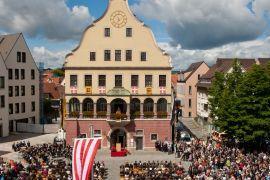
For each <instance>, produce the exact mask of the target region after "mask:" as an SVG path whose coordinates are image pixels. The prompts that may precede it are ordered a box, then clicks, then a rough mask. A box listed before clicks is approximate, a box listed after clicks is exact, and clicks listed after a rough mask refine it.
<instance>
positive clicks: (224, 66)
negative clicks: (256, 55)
mask: <svg viewBox="0 0 270 180" xmlns="http://www.w3.org/2000/svg"><path fill="white" fill-rule="evenodd" d="M238 61H239V63H240V65H241V67H242V71H243V72H246V71H248V70H250V69H251V68H252V66H253V65H254V64H258V63H259V62H258V61H256V60H255V59H238ZM233 62H234V59H222V58H218V59H217V61H216V64H214V65H213V66H212V67H210V69H209V70H208V71H207V72H206V73H205V74H204V75H202V76H201V77H200V79H199V82H198V84H197V116H198V122H199V124H201V125H202V126H205V127H206V128H207V130H208V131H209V132H211V131H212V128H213V127H212V119H211V117H210V108H209V101H208V98H209V94H208V90H209V88H210V87H211V84H212V82H213V80H214V76H215V73H216V72H222V73H225V74H226V73H230V72H232V70H233V69H232V68H233Z"/></svg>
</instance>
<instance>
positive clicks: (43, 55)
mask: <svg viewBox="0 0 270 180" xmlns="http://www.w3.org/2000/svg"><path fill="white" fill-rule="evenodd" d="M67 53H68V51H56V52H53V51H50V50H48V49H46V48H45V47H43V46H41V47H34V48H33V50H32V54H33V57H34V59H35V61H36V62H44V64H45V67H50V68H58V67H62V66H63V63H64V60H65V56H66V54H67Z"/></svg>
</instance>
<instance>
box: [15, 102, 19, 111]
mask: <svg viewBox="0 0 270 180" xmlns="http://www.w3.org/2000/svg"><path fill="white" fill-rule="evenodd" d="M15 113H16V114H18V113H20V104H19V103H16V104H15Z"/></svg>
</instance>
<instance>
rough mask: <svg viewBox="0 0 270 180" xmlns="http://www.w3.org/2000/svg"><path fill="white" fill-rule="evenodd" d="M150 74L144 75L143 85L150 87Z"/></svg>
mask: <svg viewBox="0 0 270 180" xmlns="http://www.w3.org/2000/svg"><path fill="white" fill-rule="evenodd" d="M152 79H153V78H152V75H145V87H152Z"/></svg>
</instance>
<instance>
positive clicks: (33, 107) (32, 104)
mask: <svg viewBox="0 0 270 180" xmlns="http://www.w3.org/2000/svg"><path fill="white" fill-rule="evenodd" d="M31 107H32V108H31V110H32V112H34V111H35V110H36V104H35V102H34V101H33V102H31Z"/></svg>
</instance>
